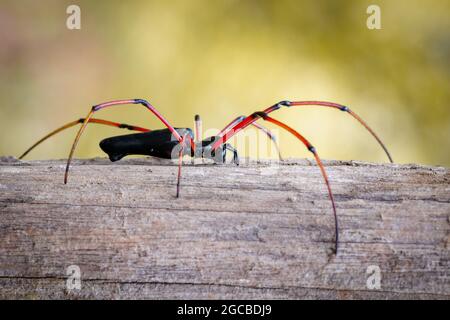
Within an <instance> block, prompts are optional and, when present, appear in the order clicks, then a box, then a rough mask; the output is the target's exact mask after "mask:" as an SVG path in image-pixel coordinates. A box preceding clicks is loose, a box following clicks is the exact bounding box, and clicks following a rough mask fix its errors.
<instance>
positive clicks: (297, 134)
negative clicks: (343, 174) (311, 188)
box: [256, 112, 339, 254]
mask: <svg viewBox="0 0 450 320" xmlns="http://www.w3.org/2000/svg"><path fill="white" fill-rule="evenodd" d="M256 116H258V117H261V118H262V119H264V120H265V121H268V122H271V123H273V124H275V125H277V126H279V127H281V128H283V129H285V130H287V131H288V132H290V133H291V134H292V135H294V136H295V137H296V138H297V139H299V140H300V141H301V142H302V143H303V144H304V145H305V146H306V148H307V149H308V150H309V151H310V152H311V153H312V154H313V155H314V158H315V160H316V162H317V165H318V166H319V168H320V171H321V173H322V176H323V179H324V181H325V184H326V186H327V190H328V196H329V197H330V201H331V205H332V207H333V215H334V226H335V253H336V254H337V251H338V244H339V227H338V218H337V213H336V204H335V202H334V196H333V192H332V191H331V186H330V182H329V179H328V175H327V173H326V171H325V167H324V166H323V163H322V160H321V159H320V157H319V154H318V153H317V150H316V148H314V146H313V145H312V144H311V143H310V142H309V141H308V140H307V139H306V138H305V137H303V136H302V135H301V134H300V133H298V132H297V131H296V130H294V129H293V128H291V127H289V126H288V125H286V124H284V123H282V122H280V121H278V120H276V119H274V118H271V117H269V116H268V115H267V114H266V113H264V112H259V113H256Z"/></svg>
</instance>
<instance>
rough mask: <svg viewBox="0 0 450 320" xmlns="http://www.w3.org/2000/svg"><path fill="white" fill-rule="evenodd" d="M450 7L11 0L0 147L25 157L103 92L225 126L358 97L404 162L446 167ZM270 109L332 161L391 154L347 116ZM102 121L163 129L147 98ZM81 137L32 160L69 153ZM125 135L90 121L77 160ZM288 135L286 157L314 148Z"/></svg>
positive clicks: (449, 156)
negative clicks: (278, 105)
mask: <svg viewBox="0 0 450 320" xmlns="http://www.w3.org/2000/svg"><path fill="white" fill-rule="evenodd" d="M71 4H76V5H78V6H79V7H80V8H81V30H68V29H67V28H66V19H67V17H68V14H67V13H66V8H67V6H69V5H71ZM371 4H377V5H379V6H380V8H381V22H382V29H381V30H369V29H368V28H367V27H366V20H367V18H368V14H367V13H366V9H367V7H368V6H369V5H371ZM448 12H450V2H449V1H448V0H434V1H430V2H428V1H423V0H412V1H406V0H405V1H403V0H389V1H387V0H377V1H372V0H371V1H365V0H357V1H324V0H320V1H299V0H297V1H294V0H282V1H280V0H278V1H257V0H252V1H246V0H243V1H237V0H213V1H211V0H210V1H207V0H189V1H188V0H176V1H118V0H116V1H75V0H73V1H61V0H59V1H57V0H54V1H53V0H43V1H31V0H21V1H12V0H11V1H5V0H1V1H0V155H15V156H18V155H20V154H21V152H23V151H24V150H25V149H26V148H27V147H29V146H30V145H31V144H32V143H33V142H34V141H35V140H36V139H38V138H40V137H41V136H43V135H44V134H46V133H48V132H49V131H50V130H53V129H55V128H56V127H58V126H60V125H62V124H64V123H67V122H69V121H72V120H75V119H78V118H80V117H83V116H85V115H86V113H87V112H88V111H89V109H90V106H92V105H93V104H97V103H100V102H104V101H107V100H113V99H125V98H144V99H148V100H149V101H150V102H151V103H152V104H153V105H154V106H155V107H157V108H158V110H159V111H160V112H161V113H162V114H164V115H165V116H166V117H167V118H168V119H169V120H170V122H171V123H172V124H173V125H174V126H177V127H193V118H194V115H195V114H197V113H198V114H200V115H201V116H202V118H203V121H204V127H205V128H222V127H223V126H224V125H225V124H226V123H227V122H229V121H231V120H232V119H233V118H234V117H236V116H238V115H248V114H250V113H252V112H254V111H259V110H262V109H264V108H265V107H267V106H269V105H271V104H273V103H275V102H277V101H279V100H285V99H288V100H326V101H335V102H339V103H342V104H345V105H348V106H350V107H351V108H352V109H353V110H354V111H355V112H357V113H358V114H360V116H362V117H363V118H364V119H366V120H367V122H368V123H369V124H370V125H371V126H372V127H373V128H374V129H375V131H377V132H378V133H379V134H380V136H381V137H382V139H383V140H384V141H385V143H386V144H387V146H388V147H389V149H390V151H391V152H392V154H393V157H394V160H395V161H396V162H400V163H422V164H430V165H444V166H450V152H449V150H450V139H449V133H450V106H449V105H448V104H447V101H448V100H449V98H450V94H449V88H450V86H449V85H450V59H449V57H450V36H449V30H450V19H448ZM273 116H274V117H276V118H277V119H279V120H281V121H285V122H286V123H288V124H289V125H290V126H292V127H294V128H296V129H298V130H299V131H300V132H301V133H303V134H304V135H305V136H306V137H308V138H309V139H310V140H311V141H312V142H313V144H314V145H315V146H316V147H317V149H318V151H319V153H320V154H321V156H322V157H323V158H325V159H359V160H365V161H374V162H376V161H380V162H381V161H383V162H384V161H386V160H387V159H386V157H385V156H384V154H383V152H382V150H381V148H379V147H378V146H377V144H376V142H375V141H374V140H373V139H372V138H371V137H370V135H369V134H368V133H367V132H366V131H365V130H364V129H363V128H362V127H361V126H360V125H359V124H358V123H357V122H356V121H354V120H353V119H351V118H350V117H349V116H347V115H346V114H345V113H342V112H338V111H334V110H329V109H326V108H324V109H321V108H317V109H302V108H296V109H294V108H291V109H284V110H281V111H278V112H277V113H274V114H273ZM96 117H99V118H105V119H110V120H115V121H120V122H125V123H130V124H136V125H141V126H145V127H149V128H153V129H155V128H161V127H162V125H161V123H159V122H158V121H157V120H156V119H155V118H154V117H153V116H151V114H150V113H149V112H148V111H146V110H145V109H144V108H141V107H138V106H128V107H118V108H112V109H107V110H105V111H102V112H100V113H98V114H97V115H96ZM75 133H76V129H70V130H67V131H66V132H64V133H62V134H60V135H58V136H56V137H54V138H53V139H51V140H49V141H47V142H45V144H43V145H42V146H40V147H39V148H38V149H36V150H35V151H33V153H32V154H30V155H29V157H28V158H29V159H45V158H65V157H67V155H68V152H69V149H70V145H71V142H72V139H73V138H74V135H75ZM126 133H128V132H123V131H120V130H118V129H114V128H105V127H100V126H95V125H92V126H90V127H88V129H87V131H86V133H85V136H84V137H83V139H82V140H81V143H80V145H79V149H78V151H77V154H76V156H77V157H95V156H105V155H104V154H103V153H102V151H101V150H100V149H99V147H98V142H99V141H100V140H101V139H102V138H105V137H107V136H112V135H119V134H126ZM279 140H280V144H281V149H282V152H283V155H285V156H287V157H306V156H309V154H308V152H307V151H305V150H304V148H303V147H302V146H301V145H300V144H299V143H298V142H297V141H296V140H295V139H294V138H292V137H290V136H289V135H288V134H286V133H283V132H280V136H279ZM238 148H240V149H244V148H243V146H238ZM241 151H242V152H243V153H245V150H241ZM248 156H252V154H251V152H250V154H248ZM260 156H264V155H260Z"/></svg>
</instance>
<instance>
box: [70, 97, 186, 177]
mask: <svg viewBox="0 0 450 320" xmlns="http://www.w3.org/2000/svg"><path fill="white" fill-rule="evenodd" d="M124 104H142V105H143V106H145V107H146V108H147V109H149V110H150V111H151V112H152V113H153V114H154V115H155V116H156V117H157V118H158V119H159V120H161V122H162V123H163V124H164V125H165V126H166V127H167V128H168V129H169V130H170V132H172V135H173V136H174V137H175V138H176V139H177V140H178V141H179V142H180V143H181V141H182V140H183V139H182V137H181V136H180V135H179V134H178V132H177V131H176V130H175V128H174V127H172V126H171V125H170V124H169V122H167V120H166V119H165V118H164V117H163V116H162V115H161V114H160V113H159V112H158V111H157V110H156V109H155V108H154V107H153V106H152V105H151V104H150V103H149V102H147V101H146V100H143V99H128V100H114V101H108V102H104V103H101V104H98V105H95V106H93V107H92V109H91V110H90V111H89V113H88V115H87V116H86V118H85V120H84V122H83V125H82V126H81V128H80V130H79V131H78V133H77V135H76V137H75V140H74V141H73V144H72V149H71V150H70V154H69V158H68V159H67V166H66V172H65V174H64V183H65V184H66V183H67V178H68V176H69V168H70V163H71V162H72V157H73V154H74V153H75V149H76V147H77V145H78V141H79V140H80V137H81V135H82V134H83V132H84V129H86V126H87V124H88V122H89V120H90V119H91V118H92V116H93V114H94V113H95V112H97V111H99V110H101V109H104V108H107V107H112V106H117V105H124Z"/></svg>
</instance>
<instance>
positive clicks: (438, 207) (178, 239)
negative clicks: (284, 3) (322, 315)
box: [0, 157, 450, 299]
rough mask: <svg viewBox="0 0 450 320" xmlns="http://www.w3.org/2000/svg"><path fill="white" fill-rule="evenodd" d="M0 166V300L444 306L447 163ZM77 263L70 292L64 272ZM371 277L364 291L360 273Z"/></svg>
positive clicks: (448, 237)
mask: <svg viewBox="0 0 450 320" xmlns="http://www.w3.org/2000/svg"><path fill="white" fill-rule="evenodd" d="M325 165H326V168H327V170H328V173H329V176H330V181H331V185H332V189H333V191H334V194H335V197H336V203H337V209H338V218H339V223H340V251H339V254H338V255H337V256H335V255H333V254H332V253H331V251H332V248H333V246H334V244H333V238H334V224H333V216H332V211H331V206H330V202H329V199H328V197H327V193H326V188H325V185H324V184H323V182H322V178H321V176H320V172H319V169H318V168H317V167H316V166H315V165H314V163H313V162H312V161H310V160H287V161H284V162H282V163H281V164H277V163H275V162H270V161H260V162H250V161H247V162H245V163H244V164H243V165H241V166H239V167H236V166H233V165H223V166H222V165H212V164H197V165H195V166H194V165H192V164H186V165H185V166H184V168H183V180H182V189H181V198H179V199H176V198H175V197H174V196H175V183H176V167H175V166H174V165H173V164H172V163H170V162H167V161H160V160H156V159H130V160H124V161H121V162H119V163H115V164H111V163H110V162H109V161H107V160H105V159H91V160H77V161H74V165H73V167H72V170H71V175H70V177H69V183H68V184H67V185H64V184H63V182H62V181H63V173H64V166H65V162H64V161H58V160H53V161H24V162H22V161H18V160H16V159H14V158H5V157H4V158H1V159H0V298H2V299H13V298H19V299H71V298H73V299H143V298H152V299H166V298H175V299H181V298H187V299H209V298H219V299H222V298H228V299H238V298H239V299H335V298H337V299H358V298H364V299H388V298H398V299H406V298H413V299H449V298H450V169H448V168H443V167H424V166H418V165H395V164H394V165H387V164H371V163H362V162H354V161H350V162H338V161H326V162H325ZM70 265H78V266H79V267H80V269H81V285H82V288H81V290H68V289H67V288H66V279H67V274H66V269H67V267H68V266H70ZM370 265H376V266H379V267H380V270H381V277H382V278H381V288H380V289H377V290H370V289H368V288H367V285H366V281H367V278H368V277H369V274H366V270H367V267H368V266H370Z"/></svg>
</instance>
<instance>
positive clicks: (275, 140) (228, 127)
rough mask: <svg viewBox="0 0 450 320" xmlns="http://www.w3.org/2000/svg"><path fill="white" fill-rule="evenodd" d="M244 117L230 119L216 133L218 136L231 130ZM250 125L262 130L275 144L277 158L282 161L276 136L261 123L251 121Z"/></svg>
mask: <svg viewBox="0 0 450 320" xmlns="http://www.w3.org/2000/svg"><path fill="white" fill-rule="evenodd" d="M244 119H245V116H239V117H237V118H236V119H234V120H233V121H231V122H230V123H229V124H228V125H227V126H226V127H225V128H223V129H222V131H220V132H219V133H218V134H217V135H218V136H219V137H221V136H223V135H224V134H226V133H227V132H229V131H230V130H232V128H233V127H234V126H236V125H237V124H239V123H240V122H242V121H243V120H244ZM250 125H252V126H254V127H255V128H257V129H259V130H261V131H262V132H264V133H265V134H266V136H267V137H268V138H269V139H270V140H271V141H272V143H273V145H274V146H275V149H276V150H277V153H278V158H279V159H280V161H283V157H282V156H281V152H280V148H279V146H278V142H277V137H276V136H275V135H274V134H273V133H272V132H271V131H270V130H269V129H267V128H266V127H264V126H263V125H260V124H259V123H256V122H253V123H251V124H250Z"/></svg>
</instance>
